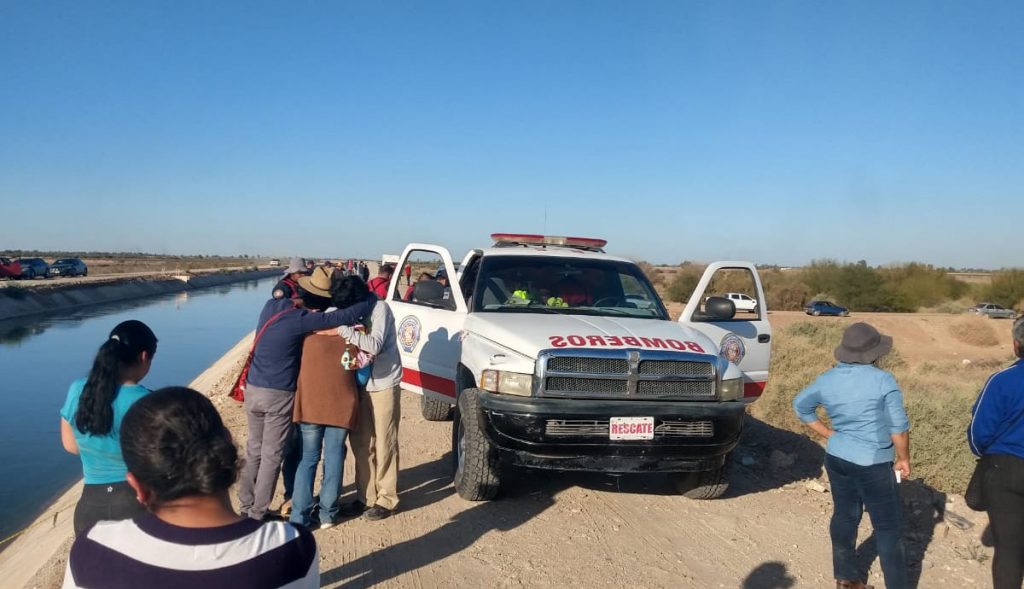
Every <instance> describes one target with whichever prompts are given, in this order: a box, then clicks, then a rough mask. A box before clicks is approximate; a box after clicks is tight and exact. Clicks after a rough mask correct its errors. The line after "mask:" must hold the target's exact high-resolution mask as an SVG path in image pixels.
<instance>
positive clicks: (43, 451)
mask: <svg viewBox="0 0 1024 589" xmlns="http://www.w3.org/2000/svg"><path fill="white" fill-rule="evenodd" d="M275 280H276V278H274V277H271V278H268V279H264V280H260V281H248V282H242V283H237V284H234V285H227V286H219V287H213V288H207V289H196V290H190V291H186V292H179V293H169V294H166V295H160V296H156V297H151V298H147V299H136V300H131V301H121V302H116V303H104V304H99V305H93V306H89V307H85V308H82V309H78V310H75V311H70V312H67V311H65V312H60V313H53V314H47V315H34V316H31V317H22V318H16V319H9V320H5V321H0V374H2V375H4V376H3V378H2V379H0V399H2V400H3V403H4V411H2V412H0V480H3V481H4V484H3V485H0V537H6V536H7V535H8V534H10V533H12V532H14V531H16V530H17V529H19V528H20V527H21V526H23V525H25V524H27V523H28V522H30V521H31V520H32V519H33V518H34V517H35V515H36V514H37V513H38V512H39V511H40V510H41V509H42V508H43V507H44V506H45V505H46V504H47V503H48V502H49V501H50V500H51V499H52V498H53V497H55V496H56V495H57V494H59V493H60V492H61V491H62V490H63V489H64V488H65V487H66V486H67V485H69V484H70V483H72V482H73V481H74V480H76V479H77V478H79V477H80V476H81V466H80V464H79V462H78V459H77V458H76V457H74V456H71V455H69V454H67V453H65V452H64V451H63V449H62V448H61V445H60V428H59V426H60V420H59V413H58V412H59V410H60V405H61V404H62V403H63V401H64V396H65V394H66V393H67V388H68V386H69V385H70V383H71V382H72V381H74V380H75V379H76V378H80V377H82V376H85V375H86V373H87V372H88V370H89V367H90V366H91V365H92V360H93V357H94V356H95V354H96V350H97V348H98V347H99V345H100V344H101V343H102V342H103V340H104V339H105V338H106V336H107V334H108V333H109V332H110V329H111V328H112V327H113V326H114V325H116V324H117V323H119V322H121V321H123V320H125V319H138V320H140V321H143V322H144V323H146V324H147V325H149V326H150V327H151V328H152V329H153V331H154V332H155V333H156V335H157V337H158V338H159V339H160V344H159V348H158V351H157V354H156V356H155V357H154V361H153V368H152V370H151V371H150V373H149V375H148V376H147V377H146V380H145V381H143V383H142V384H143V385H145V386H146V387H147V388H150V389H156V388H159V387H163V386H168V385H174V384H179V385H180V384H188V383H189V382H190V381H191V380H192V379H193V378H195V377H196V376H197V375H198V374H199V373H201V372H202V371H203V370H205V369H206V368H207V367H208V366H209V365H210V364H212V363H213V362H214V361H215V360H216V359H217V358H219V357H220V356H221V355H222V354H223V353H224V352H225V351H227V350H228V349H229V348H230V347H231V346H233V345H234V344H235V343H237V342H238V340H239V339H241V337H242V336H244V335H245V334H246V333H248V332H250V331H251V330H252V329H254V328H255V326H256V320H257V317H258V316H259V311H260V309H261V308H262V305H263V303H264V302H265V301H266V299H267V298H269V296H270V291H271V288H272V287H273V284H274V281H275Z"/></svg>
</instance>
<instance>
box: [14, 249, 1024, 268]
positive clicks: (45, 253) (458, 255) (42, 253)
mask: <svg viewBox="0 0 1024 589" xmlns="http://www.w3.org/2000/svg"><path fill="white" fill-rule="evenodd" d="M437 245H441V246H443V245H444V244H437ZM404 248H405V245H403V246H402V249H404ZM605 251H606V252H607V253H608V254H609V255H612V256H618V257H624V258H629V259H632V260H634V261H635V262H637V263H640V262H646V263H649V264H651V265H653V266H658V267H676V266H681V265H682V264H685V263H688V262H689V263H691V264H696V265H707V264H710V263H712V262H716V261H719V260H725V259H726V258H720V259H719V260H679V261H678V262H654V261H652V260H646V259H641V258H636V257H634V256H624V255H622V254H619V253H616V252H615V251H609V250H607V249H606V250H605ZM14 252H21V253H20V254H18V256H14V255H13V253H14ZM401 253H402V250H401V249H398V250H396V251H394V252H382V253H381V254H380V255H377V256H369V257H367V256H308V255H307V256H303V255H301V254H290V255H275V254H263V253H257V254H246V253H240V254H224V253H197V254H184V253H155V252H145V251H99V250H41V249H19V248H9V249H3V248H0V255H3V256H6V257H28V256H29V255H32V256H36V257H67V256H79V257H81V256H87V255H95V256H103V255H126V256H127V255H137V256H142V257H156V258H159V257H168V258H175V257H179V258H199V257H202V258H229V259H239V260H242V259H246V256H248V259H250V260H251V259H259V260H275V259H276V260H288V259H289V258H292V257H300V258H306V259H313V260H325V259H326V260H347V259H349V258H352V259H357V260H379V259H380V258H381V256H382V255H384V254H396V255H397V254H401ZM449 253H451V254H452V259H453V261H455V262H456V263H457V262H458V261H459V260H461V259H462V254H464V253H465V252H459V251H451V250H449ZM730 259H731V258H730ZM826 260H831V261H835V262H837V263H839V264H856V263H857V262H859V261H861V260H839V259H834V258H820V259H815V260H809V261H807V262H806V263H803V264H780V263H776V262H761V261H758V260H747V261H749V262H751V263H753V264H755V265H756V266H757V267H759V268H778V269H786V268H792V269H800V268H805V267H807V266H809V265H811V264H812V263H814V262H821V261H826ZM865 261H866V260H865ZM906 264H924V265H928V266H931V267H933V268H938V269H941V270H946V271H952V272H954V273H972V272H999V271H1002V270H1018V269H1024V266H1002V267H964V266H946V265H940V264H931V263H928V262H923V261H921V260H901V261H897V262H885V263H881V264H872V263H868V265H869V266H871V267H873V268H886V267H891V266H901V265H906Z"/></svg>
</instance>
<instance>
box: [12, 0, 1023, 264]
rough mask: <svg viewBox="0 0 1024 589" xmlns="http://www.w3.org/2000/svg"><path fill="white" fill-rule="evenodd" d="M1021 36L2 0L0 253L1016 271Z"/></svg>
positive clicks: (883, 9) (841, 9)
mask: <svg viewBox="0 0 1024 589" xmlns="http://www.w3.org/2000/svg"><path fill="white" fill-rule="evenodd" d="M1021 31H1024V3H1021V2H1016V1H1015V2H985V3H981V4H979V3H970V2H944V1H920V2H901V3H892V2H887V1H886V2H860V1H849V2H819V1H807V2H725V1H717V0H716V1H714V2H707V1H701V2H696V1H693V2H684V1H671V2H663V3H661V2H625V1H623V2H615V3H612V2H595V1H586V2H567V1H557V2H552V1H543V2H480V1H475V0H474V1H466V2H440V1H430V2H422V1H419V2H360V3H353V2H324V3H309V2H267V3H262V4H261V3H253V2H237V3H236V2H227V1H218V2H151V1H134V0H133V1H131V2H122V3H118V2H81V1H78V0H75V1H68V2H5V3H3V5H2V7H0V211H2V212H0V218H2V219H3V221H2V227H3V229H2V230H0V249H3V248H39V249H61V248H64V249H89V250H143V251H151V252H158V253H163V252H166V253H224V254H233V253H264V254H275V255H287V254H306V255H314V256H366V257H371V256H372V257H376V256H378V255H379V254H380V253H382V252H397V251H398V250H400V249H401V247H402V246H403V245H404V244H405V243H406V242H407V241H410V240H420V241H438V242H441V243H443V244H446V245H448V246H449V247H451V248H452V249H453V250H454V251H457V257H460V256H461V254H462V253H463V252H464V251H465V250H466V249H467V248H469V247H473V246H480V245H485V244H486V243H487V236H488V235H489V234H490V233H491V232H492V231H523V232H541V231H544V230H545V229H546V230H547V232H548V233H552V234H573V235H575V234H579V235H585V236H599V237H605V238H607V239H608V240H609V242H610V243H609V250H610V251H613V252H616V253H620V254H624V255H629V256H634V257H637V258H643V259H648V260H651V261H654V262H679V261H681V260H684V259H691V260H712V259H722V258H744V259H752V260H755V261H757V262H764V263H781V264H800V263H804V262H806V261H808V260H810V259H813V258H821V257H833V258H838V259H842V260H851V261H853V260H858V259H866V260H868V261H869V262H870V263H872V264H885V263H889V262H896V261H909V260H920V261H925V262H930V263H934V264H940V265H953V266H981V267H1000V266H1011V265H1012V266H1019V265H1024V261H1022V259H1021V256H1020V254H1019V250H1020V246H1019V240H1020V238H1021V234H1022V232H1021V230H1020V229H1019V227H1020V226H1022V225H1024V188H1022V187H1024V139H1022V138H1024V35H1022V34H1021ZM545 210H546V218H547V220H546V227H545Z"/></svg>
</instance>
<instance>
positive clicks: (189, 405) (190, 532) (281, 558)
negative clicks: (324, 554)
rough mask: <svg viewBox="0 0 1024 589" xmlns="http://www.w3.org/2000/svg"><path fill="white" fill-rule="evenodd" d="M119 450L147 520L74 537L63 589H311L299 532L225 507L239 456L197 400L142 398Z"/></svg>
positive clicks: (187, 394)
mask: <svg viewBox="0 0 1024 589" xmlns="http://www.w3.org/2000/svg"><path fill="white" fill-rule="evenodd" d="M121 449H122V453H123V454H124V460H125V464H126V465H127V467H128V477H127V478H128V483H129V484H130V485H131V486H132V488H133V489H134V490H135V492H136V495H137V497H138V500H139V501H140V502H141V503H142V504H143V505H145V506H146V507H147V508H148V510H149V513H148V514H146V515H143V516H140V517H137V518H135V519H134V520H125V521H118V522H100V523H98V524H96V525H95V526H93V527H92V529H90V530H89V532H88V533H87V534H85V535H82V536H79V537H78V538H77V539H76V540H75V543H74V545H73V546H72V548H71V556H70V558H69V559H68V567H67V572H66V574H65V577H64V587H65V588H75V587H82V588H86V587H88V588H93V587H95V588H104V589H106V588H121V587H124V588H128V587H147V588H152V589H161V588H165V587H166V588H172V587H174V588H178V587H188V589H205V588H207V587H210V588H213V587H216V588H218V589H220V588H222V587H248V588H254V589H258V588H265V589H278V588H289V589H291V588H296V589H297V588H306V587H319V585H320V571H319V557H318V555H317V548H316V541H315V540H314V539H313V535H312V534H310V532H309V531H308V530H306V529H305V528H303V527H301V526H296V525H293V524H290V523H287V522H260V521H257V520H253V519H249V518H243V517H241V516H239V515H238V514H236V513H235V512H234V510H233V509H232V507H231V501H230V499H229V497H228V489H229V488H230V487H231V485H232V484H234V482H235V480H236V479H237V478H238V451H237V450H236V448H235V445H234V443H233V441H232V440H231V434H230V433H229V432H228V430H227V429H226V428H225V427H224V423H223V422H222V421H221V418H220V415H219V414H218V413H217V410H216V409H215V408H214V407H213V404H212V403H210V401H209V400H208V399H207V398H206V397H204V396H203V395H201V394H200V393H197V392H195V391H193V390H191V389H186V388H180V387H176V388H166V389H161V390H159V391H156V392H154V393H152V394H150V395H147V396H146V397H144V398H142V399H141V400H139V401H138V402H136V403H135V404H134V405H133V406H132V408H131V409H130V410H129V411H128V413H127V414H126V415H125V417H124V421H123V422H122V425H121Z"/></svg>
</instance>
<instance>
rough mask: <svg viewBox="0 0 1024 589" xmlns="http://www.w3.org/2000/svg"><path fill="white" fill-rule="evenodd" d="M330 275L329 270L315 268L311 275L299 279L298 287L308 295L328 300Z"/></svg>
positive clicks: (330, 271)
mask: <svg viewBox="0 0 1024 589" xmlns="http://www.w3.org/2000/svg"><path fill="white" fill-rule="evenodd" d="M332 273H333V270H332V269H330V268H325V267H323V266H317V267H316V268H314V269H313V273H312V274H311V275H309V276H302V277H300V278H299V287H301V288H302V290H304V291H306V292H308V293H310V294H315V295H318V296H321V297H327V298H330V297H331V274H332Z"/></svg>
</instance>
